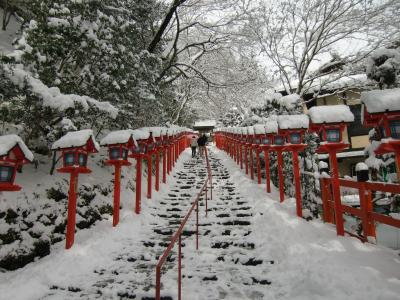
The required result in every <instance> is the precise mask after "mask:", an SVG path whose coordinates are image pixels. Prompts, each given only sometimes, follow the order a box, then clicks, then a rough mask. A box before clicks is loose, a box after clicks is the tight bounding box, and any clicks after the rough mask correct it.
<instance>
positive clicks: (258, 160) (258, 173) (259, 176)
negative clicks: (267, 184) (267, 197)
mask: <svg viewBox="0 0 400 300" xmlns="http://www.w3.org/2000/svg"><path fill="white" fill-rule="evenodd" d="M256 159H257V182H258V184H261V164H260V150H259V149H258V148H256Z"/></svg>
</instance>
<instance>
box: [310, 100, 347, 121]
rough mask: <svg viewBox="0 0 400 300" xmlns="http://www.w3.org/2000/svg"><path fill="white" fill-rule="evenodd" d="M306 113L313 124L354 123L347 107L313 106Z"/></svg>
mask: <svg viewBox="0 0 400 300" xmlns="http://www.w3.org/2000/svg"><path fill="white" fill-rule="evenodd" d="M307 113H308V115H309V116H310V118H311V122H313V123H314V124H322V123H341V122H354V115H353V113H352V112H351V111H350V108H349V107H348V106H347V105H324V106H313V107H311V108H310V109H309V110H308V112H307Z"/></svg>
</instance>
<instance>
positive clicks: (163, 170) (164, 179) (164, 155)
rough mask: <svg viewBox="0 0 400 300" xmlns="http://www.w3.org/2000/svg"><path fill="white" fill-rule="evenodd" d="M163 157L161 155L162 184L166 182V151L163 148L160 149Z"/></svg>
mask: <svg viewBox="0 0 400 300" xmlns="http://www.w3.org/2000/svg"><path fill="white" fill-rule="evenodd" d="M162 151H163V155H162V182H163V183H166V182H167V150H166V149H165V147H163V148H162Z"/></svg>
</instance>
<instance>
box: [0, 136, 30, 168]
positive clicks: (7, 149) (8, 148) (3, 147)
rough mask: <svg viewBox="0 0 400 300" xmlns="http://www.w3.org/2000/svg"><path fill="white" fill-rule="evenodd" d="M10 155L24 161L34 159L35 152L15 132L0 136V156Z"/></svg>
mask: <svg viewBox="0 0 400 300" xmlns="http://www.w3.org/2000/svg"><path fill="white" fill-rule="evenodd" d="M10 156H11V157H10ZM3 157H8V158H10V159H15V160H18V161H22V162H24V163H27V162H31V161H33V154H32V152H31V151H30V150H29V149H28V147H27V146H26V145H25V143H24V142H23V141H22V139H21V138H20V137H19V136H18V135H15V134H9V135H3V136H0V158H3Z"/></svg>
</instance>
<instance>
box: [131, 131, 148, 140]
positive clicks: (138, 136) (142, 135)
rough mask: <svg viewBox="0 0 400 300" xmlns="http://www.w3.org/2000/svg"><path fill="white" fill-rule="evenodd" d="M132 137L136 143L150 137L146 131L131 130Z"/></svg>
mask: <svg viewBox="0 0 400 300" xmlns="http://www.w3.org/2000/svg"><path fill="white" fill-rule="evenodd" d="M132 136H133V138H134V139H135V140H136V141H140V140H147V139H148V138H149V136H150V133H149V131H148V130H144V129H143V128H139V129H134V130H132Z"/></svg>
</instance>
